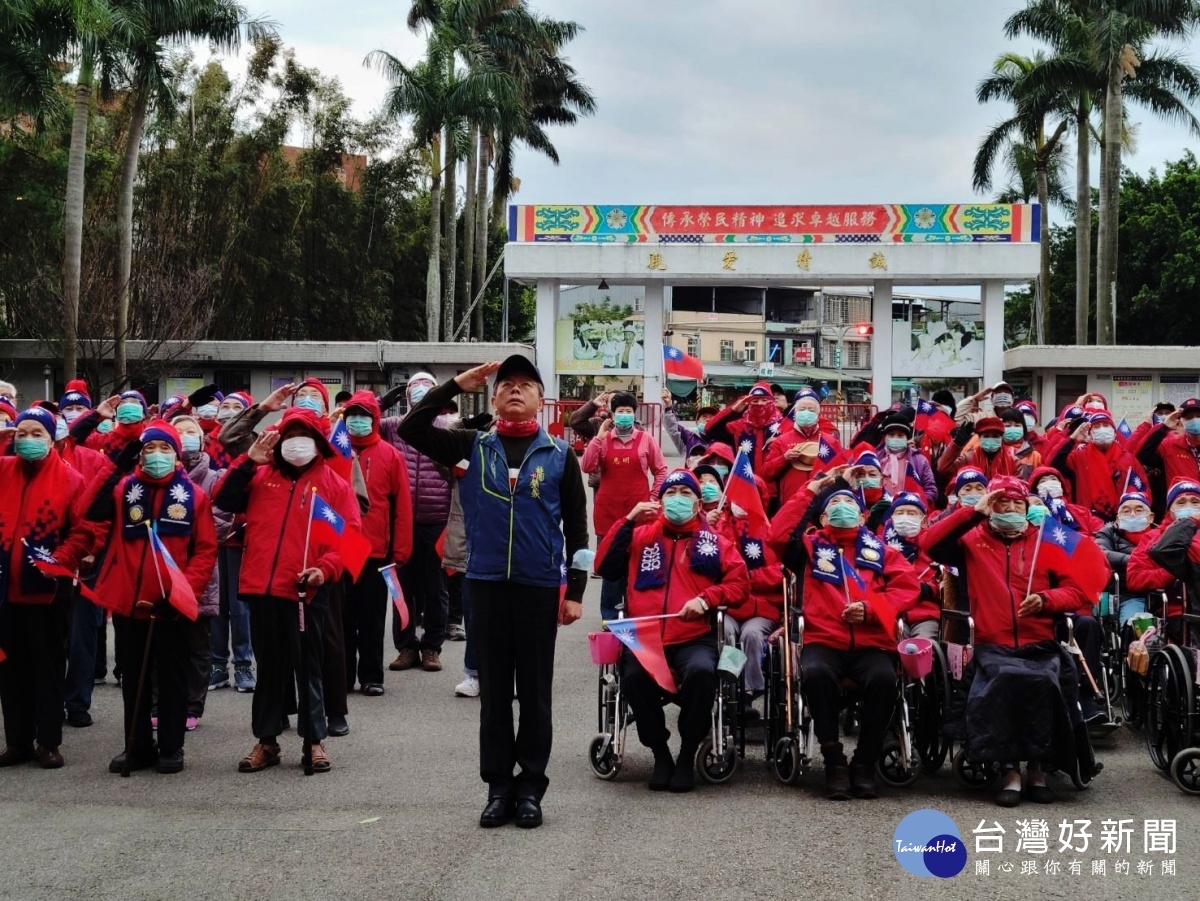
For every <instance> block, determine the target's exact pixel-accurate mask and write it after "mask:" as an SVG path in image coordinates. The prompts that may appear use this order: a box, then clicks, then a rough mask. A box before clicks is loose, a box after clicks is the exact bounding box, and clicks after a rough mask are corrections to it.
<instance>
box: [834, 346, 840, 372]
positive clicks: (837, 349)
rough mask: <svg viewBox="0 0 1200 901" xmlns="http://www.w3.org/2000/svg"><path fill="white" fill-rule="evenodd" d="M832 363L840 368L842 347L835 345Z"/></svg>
mask: <svg viewBox="0 0 1200 901" xmlns="http://www.w3.org/2000/svg"><path fill="white" fill-rule="evenodd" d="M833 365H834V367H835V368H837V369H841V368H842V349H841V347H835V348H834V349H833Z"/></svg>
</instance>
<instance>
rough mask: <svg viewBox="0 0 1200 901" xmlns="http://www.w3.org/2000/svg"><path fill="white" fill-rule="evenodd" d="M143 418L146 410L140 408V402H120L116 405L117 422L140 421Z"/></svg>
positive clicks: (123, 423) (126, 423) (127, 423)
mask: <svg viewBox="0 0 1200 901" xmlns="http://www.w3.org/2000/svg"><path fill="white" fill-rule="evenodd" d="M145 418H146V411H145V410H143V409H142V405H141V404H121V405H120V406H119V407H117V422H119V423H121V424H122V425H129V424H130V423H134V422H141V421H142V420H143V419H145Z"/></svg>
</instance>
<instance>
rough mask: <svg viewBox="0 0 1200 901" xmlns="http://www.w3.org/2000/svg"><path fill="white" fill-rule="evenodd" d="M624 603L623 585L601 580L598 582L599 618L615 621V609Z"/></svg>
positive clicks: (622, 583)
mask: <svg viewBox="0 0 1200 901" xmlns="http://www.w3.org/2000/svg"><path fill="white" fill-rule="evenodd" d="M624 603H625V583H624V581H621V582H613V581H610V580H608V579H603V580H602V581H601V582H600V618H601V619H616V618H617V612H618V611H617V608H618V607H620V606H621V605H622V604H624Z"/></svg>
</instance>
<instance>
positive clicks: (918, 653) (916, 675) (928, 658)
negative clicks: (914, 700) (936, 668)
mask: <svg viewBox="0 0 1200 901" xmlns="http://www.w3.org/2000/svg"><path fill="white" fill-rule="evenodd" d="M914 647H915V648H916V650H915V651H914V650H913V648H914ZM896 650H897V651H899V652H900V665H901V666H902V667H904V674H905V675H906V676H908V678H910V679H924V678H925V677H926V676H928V675H929V674H930V672H932V671H933V642H932V641H930V640H929V639H928V638H905V639H904V640H903V641H901V642H900V643H899V644H898V645H896Z"/></svg>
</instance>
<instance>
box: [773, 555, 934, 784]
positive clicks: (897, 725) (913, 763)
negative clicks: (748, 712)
mask: <svg viewBox="0 0 1200 901" xmlns="http://www.w3.org/2000/svg"><path fill="white" fill-rule="evenodd" d="M783 597H784V602H783V609H784V618H783V619H784V622H783V625H782V626H781V628H780V629H779V630H778V632H777V633H776V635H774V636H772V639H771V640H770V641H769V642H768V645H767V647H768V653H767V660H766V667H765V671H764V676H765V680H766V696H765V701H764V710H765V722H764V730H763V746H764V756H765V758H766V761H767V764H768V766H769V767H770V768H771V771H772V773H773V774H774V776H775V778H776V779H777V780H778V781H779V782H781V783H783V784H784V785H795V784H796V783H797V782H799V781H800V778H801V777H802V776H803V775H804V773H806V772H807V771H808V770H809V768H810V767H811V766H812V761H813V756H814V754H815V753H816V752H817V750H818V748H819V745H818V742H817V737H816V727H815V724H814V722H813V718H812V716H811V715H810V714H809V712H808V707H807V702H806V700H805V697H804V692H803V687H802V681H803V680H802V673H801V668H800V649H801V648H802V647H803V643H804V615H803V611H802V609H801V605H800V603H799V600H800V599H799V597H798V594H797V583H796V577H795V575H794V574H792V573H790V572H787V571H786V570H785V571H784V582H783ZM935 647H936V646H935ZM937 667H938V664H937V662H936V650H935V664H934V669H935V670H936V669H937ZM943 672H944V670H943ZM927 678H928V677H927ZM896 686H897V688H896V691H897V698H896V705H895V709H894V712H893V714H892V722H891V724H890V726H889V730H888V731H889V735H888V737H887V738H886V739H885V740H884V744H883V749H882V752H881V754H880V757H879V760H878V761H876V764H875V772H876V775H877V776H878V777H879V779H880V781H881V782H883V783H884V784H885V785H890V786H892V787H894V788H905V787H907V786H910V785H912V784H913V783H914V782H915V781H916V780H917V778H918V777H919V776H920V774H921V768H922V765H923V764H924V765H925V766H926V767H927V768H928V766H929V764H930V763H933V762H935V761H936V766H935V767H934V768H935V769H936V767H938V766H941V762H942V761H944V759H945V752H944V750H942V746H941V736H940V726H939V724H940V709H938V710H930V709H929V704H930V701H936V696H935V695H934V694H933V693H932V692H929V691H926V690H924V689H922V688H921V687H920V686H919V684H918V683H917V682H916V680H911V679H909V678H908V677H906V676H904V675H903V673H902V671H900V670H899V668H898V670H897V679H896ZM842 688H843V692H844V700H845V701H846V702H847V703H849V702H851V701H852V700H853V694H854V692H855V690H856V686H855V685H854V684H853V683H852V682H850V681H849V680H844V681H843V683H842ZM938 706H939V708H940V704H939V705H938ZM931 731H932V732H933V737H932V738H930V735H929V733H930V732H931ZM939 751H941V758H940V760H939V759H938V758H937V755H938V752H939Z"/></svg>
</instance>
